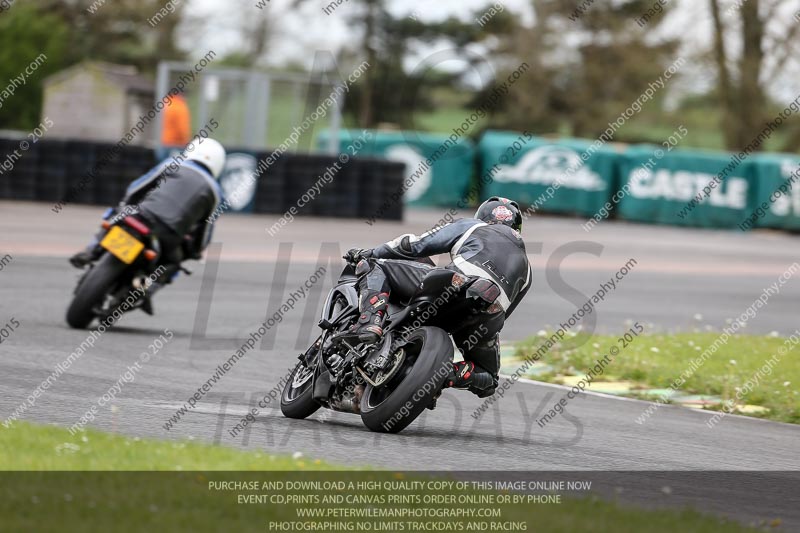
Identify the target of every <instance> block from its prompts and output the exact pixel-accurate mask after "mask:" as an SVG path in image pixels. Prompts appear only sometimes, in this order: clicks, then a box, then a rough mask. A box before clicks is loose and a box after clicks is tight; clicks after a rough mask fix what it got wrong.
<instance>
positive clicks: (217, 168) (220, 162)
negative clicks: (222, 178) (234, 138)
mask: <svg viewBox="0 0 800 533" xmlns="http://www.w3.org/2000/svg"><path fill="white" fill-rule="evenodd" d="M183 154H184V155H185V156H186V159H187V160H188V161H196V162H198V163H200V164H201V165H203V166H205V167H206V168H207V169H208V171H209V172H211V175H212V176H214V178H215V179H216V178H219V175H220V174H221V173H222V169H223V168H225V148H223V147H222V145H221V144H220V143H219V142H217V141H215V140H214V139H200V140H194V141H192V142H190V143H189V144H187V145H186V149H185V150H184V151H183Z"/></svg>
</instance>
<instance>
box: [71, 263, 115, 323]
mask: <svg viewBox="0 0 800 533" xmlns="http://www.w3.org/2000/svg"><path fill="white" fill-rule="evenodd" d="M127 267H128V265H126V264H125V263H123V262H121V261H120V260H119V259H117V258H116V257H114V256H113V255H111V254H105V255H104V256H103V257H102V258H101V259H100V261H98V262H97V264H96V265H95V266H94V267H93V268H92V269H91V270H90V271H89V272H87V273H86V276H84V278H83V279H82V280H81V282H80V284H79V285H78V287H77V288H76V289H75V296H74V297H73V298H72V303H70V305H69V308H68V309H67V324H69V325H70V327H73V328H76V329H84V328H86V327H87V326H88V325H89V324H91V322H92V320H94V319H95V317H96V315H95V312H94V309H95V308H96V307H97V306H100V305H102V304H103V302H104V300H105V298H106V295H107V294H108V293H109V292H110V291H111V288H112V287H113V285H114V283H115V282H116V281H117V279H118V278H119V276H120V274H122V272H124V271H125V269H126V268H127Z"/></svg>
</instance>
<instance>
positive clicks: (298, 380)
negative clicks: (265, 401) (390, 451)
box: [281, 361, 320, 419]
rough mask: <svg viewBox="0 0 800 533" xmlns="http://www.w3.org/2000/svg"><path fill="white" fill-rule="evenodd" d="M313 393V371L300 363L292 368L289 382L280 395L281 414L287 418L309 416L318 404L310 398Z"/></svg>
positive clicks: (303, 363) (317, 407) (318, 406)
mask: <svg viewBox="0 0 800 533" xmlns="http://www.w3.org/2000/svg"><path fill="white" fill-rule="evenodd" d="M313 392H314V369H313V368H308V367H307V366H306V364H305V362H303V361H300V362H299V363H297V366H296V367H294V371H293V372H292V375H291V377H290V378H289V381H288V382H286V385H284V387H283V393H281V412H282V413H283V416H285V417H287V418H297V419H302V418H306V417H309V416H311V415H312V414H314V412H316V410H317V409H319V408H320V404H318V403H317V402H316V400H314V398H312V397H311V395H312V393H313Z"/></svg>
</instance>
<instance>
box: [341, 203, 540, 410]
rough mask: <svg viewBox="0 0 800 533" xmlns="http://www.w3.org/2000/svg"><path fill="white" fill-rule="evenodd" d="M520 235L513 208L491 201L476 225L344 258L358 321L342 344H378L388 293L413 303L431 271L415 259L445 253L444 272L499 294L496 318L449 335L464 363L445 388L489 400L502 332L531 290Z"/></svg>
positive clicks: (469, 321)
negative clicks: (486, 284)
mask: <svg viewBox="0 0 800 533" xmlns="http://www.w3.org/2000/svg"><path fill="white" fill-rule="evenodd" d="M521 229H522V213H521V212H520V209H519V206H518V205H517V204H516V202H513V201H511V200H508V199H506V198H499V197H492V198H490V199H488V200H487V201H486V202H484V203H483V204H481V206H480V207H479V208H478V211H477V212H476V213H475V218H467V219H459V220H456V221H454V222H453V223H451V224H447V225H444V226H441V227H438V228H434V229H432V230H430V231H428V232H427V233H424V234H422V235H420V236H416V235H411V234H408V235H401V236H400V237H398V238H396V239H394V240H392V241H390V242H387V243H386V244H383V245H381V246H378V247H377V248H374V249H372V250H363V249H359V248H354V249H352V250H350V251H348V253H347V256H346V257H347V258H348V259H349V260H351V261H352V262H353V263H357V267H356V273H357V274H359V276H360V277H359V285H358V287H359V296H360V301H359V304H360V305H359V307H360V311H361V315H360V317H359V321H358V324H356V325H355V326H353V328H352V329H351V330H350V331H348V332H345V333H344V334H342V335H343V337H344V338H346V339H347V338H349V339H350V340H352V341H359V342H365V343H374V342H377V341H378V340H379V339H380V338H381V336H382V335H383V327H382V326H383V323H384V320H385V318H386V308H387V305H388V299H389V295H390V293H394V294H397V295H399V296H400V297H401V298H409V297H411V296H412V295H413V293H414V291H415V290H416V289H417V288H418V287H419V286H420V283H421V282H422V280H423V278H424V277H425V275H426V274H427V273H428V272H430V271H431V269H433V268H436V267H433V266H429V265H426V264H422V263H420V262H417V261H413V259H416V258H422V257H430V256H433V255H437V254H442V253H446V252H449V253H450V257H451V259H452V262H451V263H450V264H448V265H447V266H446V267H445V268H447V269H449V270H453V271H457V272H460V273H462V274H464V275H467V276H477V277H480V278H483V279H488V280H491V281H493V282H494V283H496V284H497V285H498V286H499V288H500V289H501V290H500V296H499V297H498V299H497V303H498V304H499V308H498V307H494V309H492V308H490V311H491V310H493V311H495V312H484V313H481V314H478V315H476V316H474V317H471V318H465V320H464V322H462V325H461V327H459V328H458V329H457V330H456V331H452V332H451V334H452V335H453V339H454V340H455V342H456V344H457V345H458V346H459V348H461V349H462V351H463V352H464V361H463V362H459V363H456V364H455V365H454V368H453V373H452V374H451V376H450V377H449V378H448V379H447V380H446V382H445V386H450V387H456V388H466V389H469V390H470V391H471V392H473V393H475V394H477V395H478V396H480V397H482V398H483V397H486V396H490V395H492V394H493V393H494V391H495V389H496V387H497V384H498V372H499V370H500V347H499V344H498V343H499V333H500V330H501V329H502V328H503V324H504V322H505V320H506V319H507V318H508V317H509V316H510V315H511V313H512V312H513V311H514V309H516V307H517V305H518V304H519V302H520V301H521V300H522V298H523V297H524V296H525V294H526V293H527V291H528V289H529V288H530V285H531V270H530V265H529V264H528V258H527V255H526V252H525V244H524V243H523V242H522V236H521V234H520V231H521ZM476 332H480V335H479V337H480V340H479V341H478V342H474V338H475V335H474V334H475V333H476ZM470 336H472V340H468V339H469V338H470Z"/></svg>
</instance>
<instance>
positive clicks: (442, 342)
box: [281, 260, 500, 433]
mask: <svg viewBox="0 0 800 533" xmlns="http://www.w3.org/2000/svg"><path fill="white" fill-rule="evenodd" d="M425 262H427V263H428V264H431V265H432V264H433V263H432V262H431V261H430V260H426V261H425ZM356 282H357V277H356V275H355V267H354V265H352V264H348V265H347V266H346V267H345V269H344V271H343V272H342V275H341V277H340V279H339V282H338V283H337V285H336V286H335V287H334V288H333V289H331V291H330V293H329V294H328V297H327V299H326V300H325V305H324V307H323V310H322V318H321V320H320V322H319V327H320V328H321V329H322V330H323V332H322V334H321V335H320V336H319V338H318V339H317V340H316V341H315V342H314V344H313V345H312V346H311V347H310V348H309V349H308V350H307V351H306V352H305V353H304V354H302V355H300V357H299V359H300V362H299V363H298V364H297V366H296V367H295V369H294V371H293V372H292V374H291V376H290V378H289V380H288V381H287V383H286V386H285V387H284V389H283V393H282V394H281V411H282V412H283V414H284V416H286V417H288V418H297V419H302V418H306V417H308V416H309V415H311V414H313V413H314V412H315V411H316V410H317V409H319V408H320V407H327V408H328V409H332V410H335V411H341V412H347V413H354V414H359V415H361V420H362V422H363V423H364V425H365V426H367V427H368V428H369V429H370V430H372V431H377V432H382V433H397V432H400V431H402V430H403V429H404V428H405V427H406V426H408V425H409V424H410V423H411V422H413V421H414V420H415V419H416V418H417V417H418V416H419V415H420V414H421V413H422V412H423V411H424V410H425V408H426V407H431V408H433V407H434V406H435V399H436V398H438V396H439V395H440V394H441V391H442V388H443V385H444V383H445V379H446V378H447V377H448V376H450V373H451V372H452V364H453V354H454V343H453V340H452V338H451V336H450V334H449V333H448V332H449V331H455V330H456V329H458V328H459V327H460V326H462V325H463V322H464V318H465V317H467V316H470V315H473V314H475V313H481V312H487V311H488V312H492V311H495V309H492V306H495V307H496V306H497V304H496V303H495V301H496V300H497V298H498V296H499V295H500V287H499V286H498V285H496V284H495V283H494V282H492V281H489V280H486V279H481V278H477V277H470V276H465V275H462V274H460V273H458V272H454V271H451V270H446V269H434V270H432V271H431V272H430V273H429V274H428V275H427V276H426V277H425V278H424V280H423V282H422V283H421V284H420V286H419V288H418V289H417V291H416V293H415V294H414V295H413V296H412V297H411V299H410V300H409V301H407V302H397V301H391V300H390V302H389V307H388V310H387V319H386V323H385V326H384V336H383V338H382V340H381V341H379V342H378V343H376V344H374V345H364V344H361V343H357V344H355V345H352V344H350V343H348V342H346V341H344V340H340V339H339V338H338V337H337V333H340V332H344V331H346V330H347V329H348V328H350V327H351V326H352V325H354V324H355V323H356V322H357V321H358V317H359V310H358V291H357V288H356Z"/></svg>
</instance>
